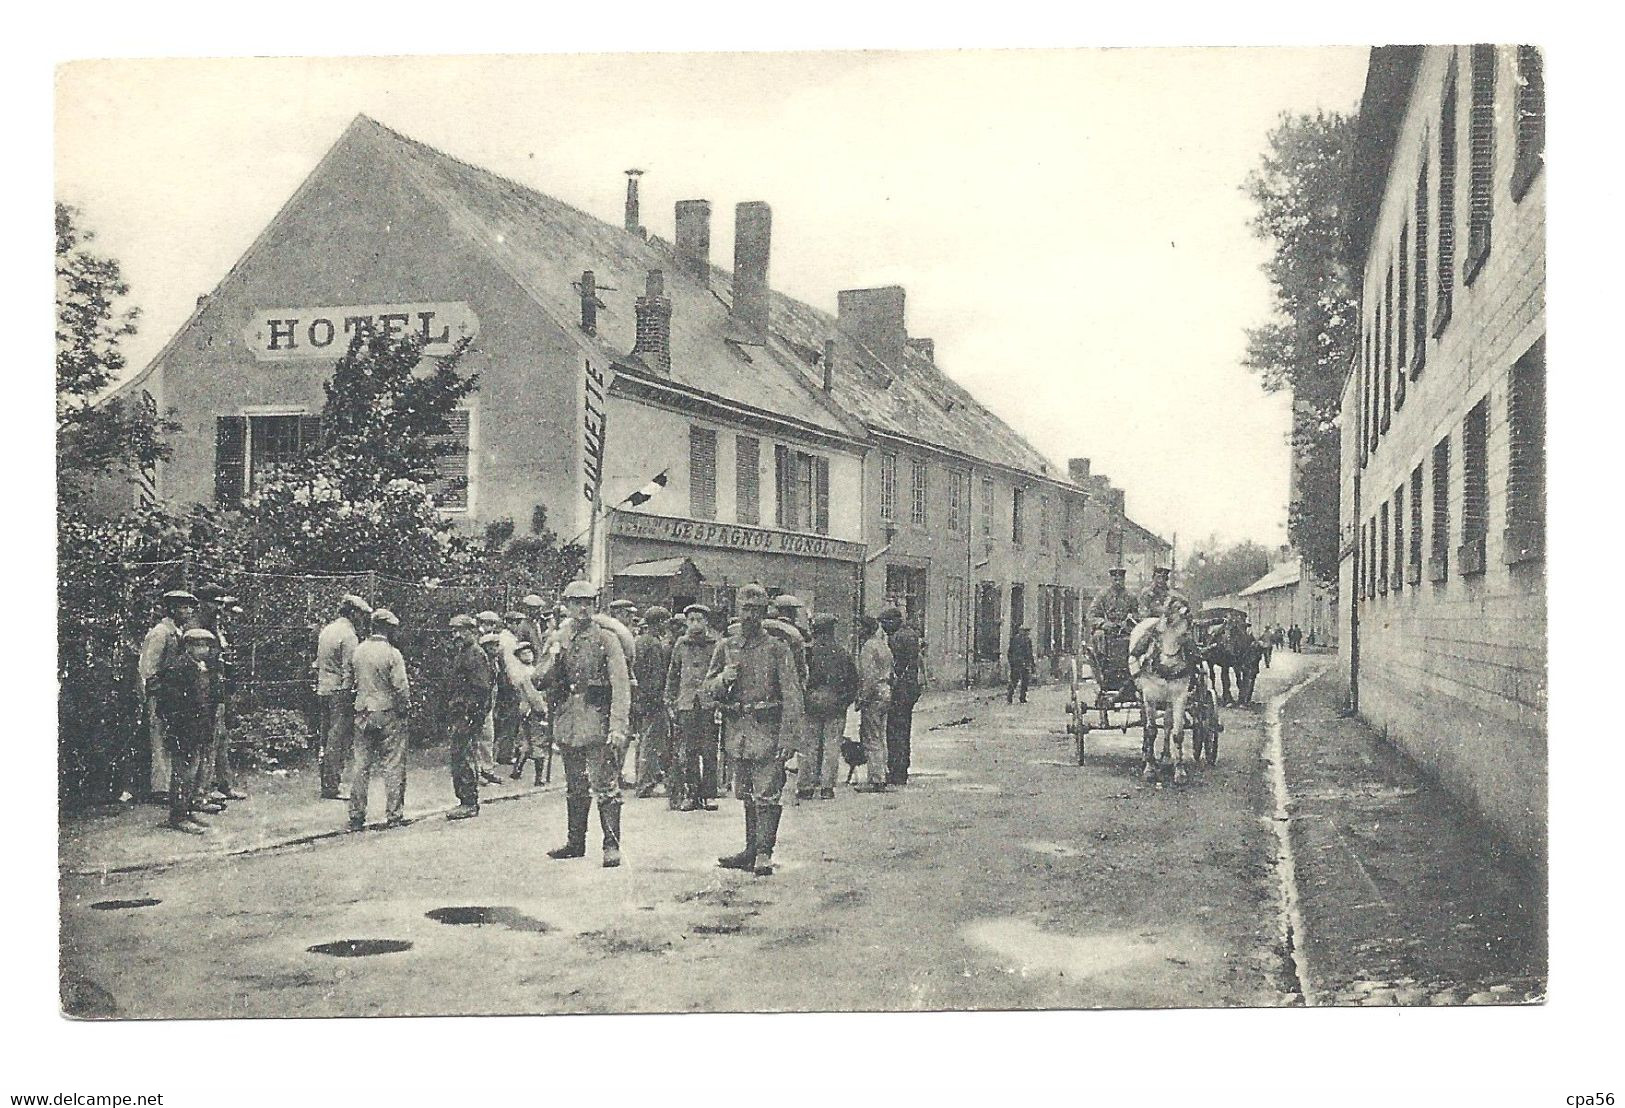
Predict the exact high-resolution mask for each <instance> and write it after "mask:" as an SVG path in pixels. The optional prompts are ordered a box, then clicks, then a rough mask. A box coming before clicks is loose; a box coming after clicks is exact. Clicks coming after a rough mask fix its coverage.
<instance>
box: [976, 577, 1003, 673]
mask: <svg viewBox="0 0 1625 1108" xmlns="http://www.w3.org/2000/svg"><path fill="white" fill-rule="evenodd" d="M1001 599H1002V598H1001V597H1000V595H999V586H998V585H997V584H996V583H995V582H992V581H983V582H981V583H980V584H978V585H977V586H976V660H977V661H978V662H996V661H998V660H999V608H1000V600H1001Z"/></svg>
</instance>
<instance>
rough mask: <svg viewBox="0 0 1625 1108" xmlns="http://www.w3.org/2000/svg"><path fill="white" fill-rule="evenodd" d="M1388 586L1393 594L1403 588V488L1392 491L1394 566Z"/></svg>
mask: <svg viewBox="0 0 1625 1108" xmlns="http://www.w3.org/2000/svg"><path fill="white" fill-rule="evenodd" d="M1389 580H1390V585H1391V586H1392V588H1393V590H1394V591H1395V592H1399V591H1400V590H1401V589H1403V588H1404V587H1405V486H1404V485H1400V486H1399V488H1397V489H1395V490H1394V566H1393V571H1392V575H1391V577H1390V579H1389Z"/></svg>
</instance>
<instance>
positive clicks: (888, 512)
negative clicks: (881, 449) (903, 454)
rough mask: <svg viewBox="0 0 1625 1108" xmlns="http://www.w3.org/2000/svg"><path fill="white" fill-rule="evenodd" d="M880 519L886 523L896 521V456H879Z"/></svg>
mask: <svg viewBox="0 0 1625 1108" xmlns="http://www.w3.org/2000/svg"><path fill="white" fill-rule="evenodd" d="M880 518H881V519H883V520H885V521H886V522H887V523H891V522H894V521H895V520H896V519H897V455H896V454H882V455H881V456H880Z"/></svg>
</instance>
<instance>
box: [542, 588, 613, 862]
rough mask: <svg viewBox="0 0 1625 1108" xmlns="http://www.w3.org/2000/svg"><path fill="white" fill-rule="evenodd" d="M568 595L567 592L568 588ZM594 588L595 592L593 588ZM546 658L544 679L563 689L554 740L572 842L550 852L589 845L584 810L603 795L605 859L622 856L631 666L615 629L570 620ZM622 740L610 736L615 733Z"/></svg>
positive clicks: (579, 850) (580, 850) (574, 852)
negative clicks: (623, 771) (561, 764)
mask: <svg viewBox="0 0 1625 1108" xmlns="http://www.w3.org/2000/svg"><path fill="white" fill-rule="evenodd" d="M565 595H566V596H569V595H570V593H569V592H568V591H566V593H565ZM589 595H590V594H589ZM548 649H549V652H550V653H551V654H552V657H551V658H547V659H544V660H543V661H542V664H541V668H542V671H543V673H544V674H545V677H544V681H545V683H546V684H548V685H550V686H552V687H555V688H557V689H558V690H559V691H560V692H561V694H563V695H562V697H561V699H560V700H559V702H558V706H557V709H556V710H555V712H554V714H553V741H554V743H555V744H557V746H558V748H559V754H560V756H561V757H562V758H563V761H564V782H565V784H564V790H565V805H566V811H567V816H566V819H567V828H568V834H569V841H568V843H567V844H566V845H565V846H564V847H561V848H560V850H559V851H557V852H553V857H556V858H564V857H574V858H579V857H581V856H582V854H584V853H585V852H586V841H587V814H588V811H589V809H590V808H591V806H592V802H593V801H594V800H597V802H598V822H599V825H600V827H601V829H602V830H603V834H604V864H605V865H606V866H611V865H618V864H619V863H620V843H621V759H622V758H623V757H625V755H626V748H625V746H624V742H625V736H626V731H627V726H628V717H629V715H630V711H631V673H630V670H629V668H628V666H627V660H626V654H625V651H624V650H622V648H621V644H620V642H619V640H618V639H617V637H616V635H615V634H614V632H612V631H610V630H608V629H606V628H604V627H602V626H600V625H598V624H597V623H595V622H588V623H586V625H585V626H578V625H577V622H576V621H575V620H574V619H567V620H565V621H564V623H563V624H562V625H561V626H560V627H559V630H558V632H557V636H556V638H555V640H554V642H553V643H551V644H550V645H549V648H548ZM611 735H615V736H618V737H619V738H620V739H621V743H622V744H623V745H617V744H616V743H612V742H610V736H611Z"/></svg>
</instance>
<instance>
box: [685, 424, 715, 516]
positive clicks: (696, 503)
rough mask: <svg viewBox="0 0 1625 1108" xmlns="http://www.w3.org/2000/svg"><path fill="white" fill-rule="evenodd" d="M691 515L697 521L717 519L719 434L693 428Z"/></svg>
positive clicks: (690, 438) (690, 435) (690, 433)
mask: <svg viewBox="0 0 1625 1108" xmlns="http://www.w3.org/2000/svg"><path fill="white" fill-rule="evenodd" d="M688 514H689V515H690V516H691V517H692V518H694V519H716V518H717V433H716V432H715V431H713V430H711V429H710V428H707V427H696V426H694V425H692V424H690V425H689V428H688Z"/></svg>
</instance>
